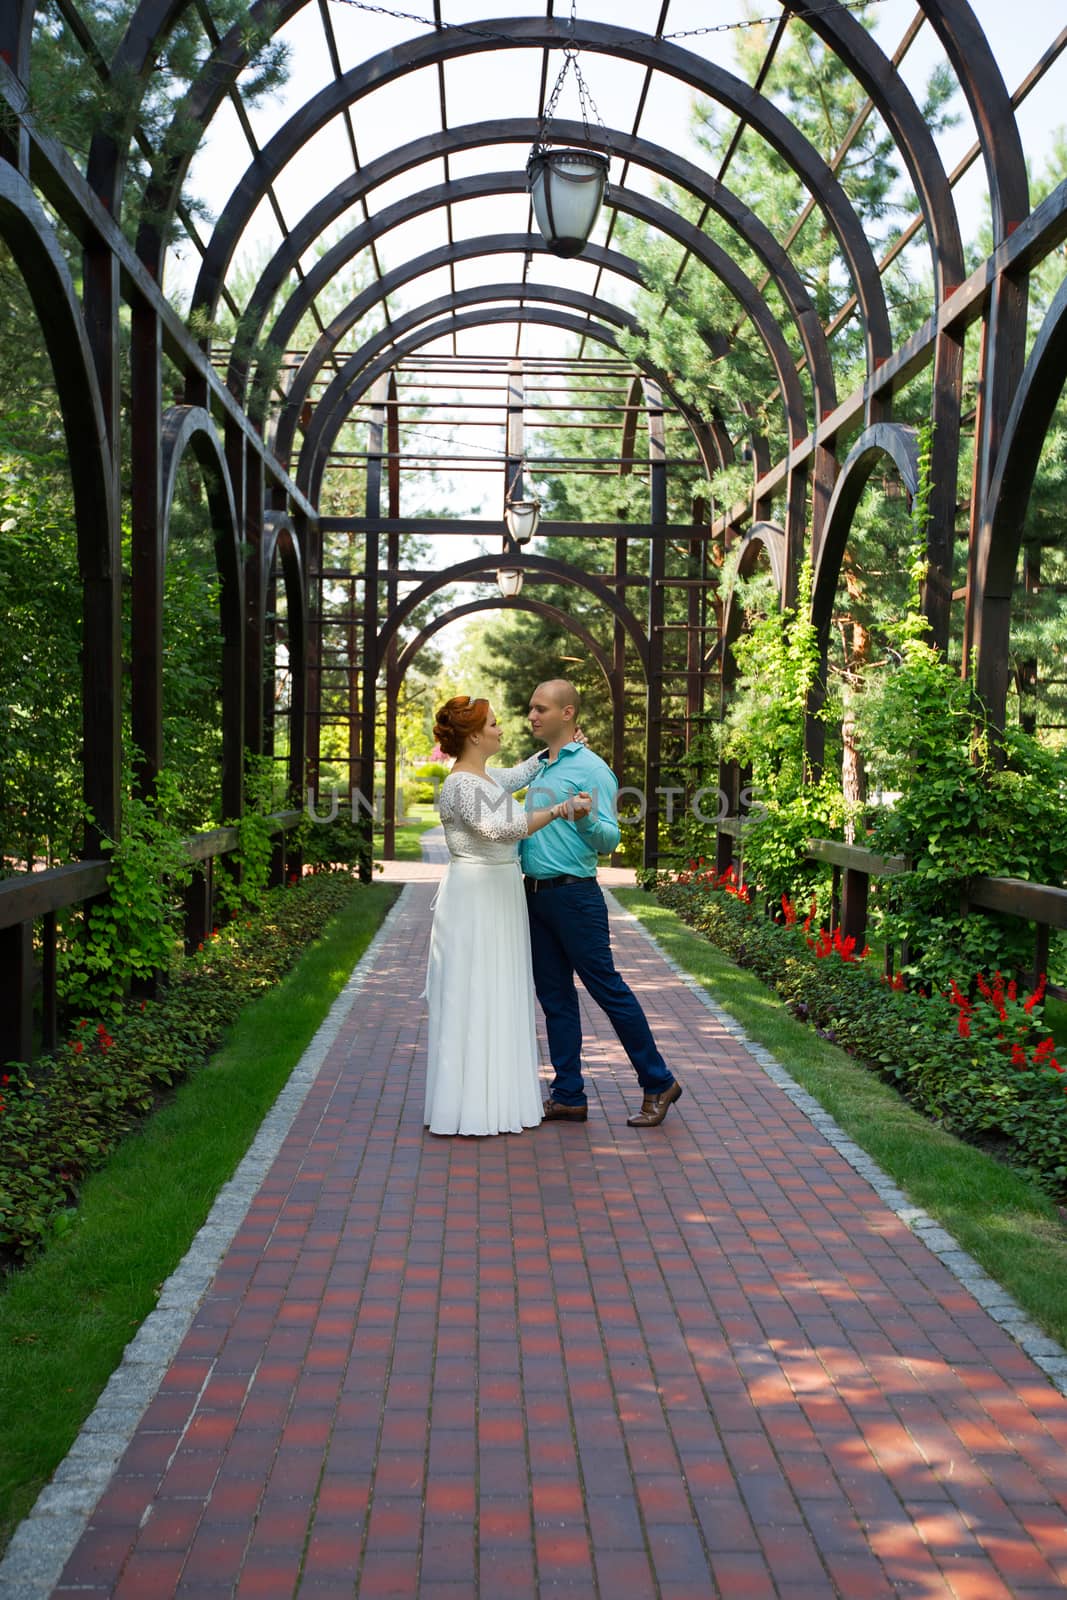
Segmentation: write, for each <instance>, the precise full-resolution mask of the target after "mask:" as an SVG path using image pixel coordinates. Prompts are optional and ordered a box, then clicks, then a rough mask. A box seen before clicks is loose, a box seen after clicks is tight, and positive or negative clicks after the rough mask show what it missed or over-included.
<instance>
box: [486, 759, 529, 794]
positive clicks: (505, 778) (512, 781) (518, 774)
mask: <svg viewBox="0 0 1067 1600" xmlns="http://www.w3.org/2000/svg"><path fill="white" fill-rule="evenodd" d="M489 770H490V771H491V772H492V774H493V777H494V778H495V779H496V781H497V783H499V785H500V787H501V788H502V789H506V790H507V791H508V793H509V794H514V792H515V790H516V789H525V787H526V785H527V784H528V783H532V782H533V780H534V779H535V778H536V777H537V774H538V773H539V772H540V770H541V757H540V756H539V755H537V756H531V757H530V759H529V760H528V761H523V762H522V763H521V764H520V765H519V766H517V767H491V768H490V769H489Z"/></svg>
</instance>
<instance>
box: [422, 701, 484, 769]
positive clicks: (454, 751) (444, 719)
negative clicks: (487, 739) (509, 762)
mask: <svg viewBox="0 0 1067 1600" xmlns="http://www.w3.org/2000/svg"><path fill="white" fill-rule="evenodd" d="M488 720H489V702H488V700H472V699H471V697H470V695H469V694H457V695H455V696H454V698H453V699H451V700H448V701H446V702H445V704H444V705H443V706H442V707H441V709H440V711H439V712H438V713H437V720H436V722H435V723H434V725H433V736H434V738H435V739H436V740H437V743H438V744H439V745H440V747H441V749H442V750H443V751H444V753H445V755H446V756H452V757H453V758H455V757H456V756H459V755H462V753H463V746H464V745H465V744H466V742H467V740H468V739H469V738H470V736H471V734H472V733H481V731H482V729H483V728H484V727H485V725H486V723H487V722H488Z"/></svg>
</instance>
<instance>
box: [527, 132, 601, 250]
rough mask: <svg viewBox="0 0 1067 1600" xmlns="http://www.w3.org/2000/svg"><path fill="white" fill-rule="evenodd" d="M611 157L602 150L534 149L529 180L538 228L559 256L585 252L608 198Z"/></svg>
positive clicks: (529, 161)
mask: <svg viewBox="0 0 1067 1600" xmlns="http://www.w3.org/2000/svg"><path fill="white" fill-rule="evenodd" d="M607 178H608V158H607V156H606V155H604V153H603V152H602V151H600V150H532V151H531V152H530V159H529V160H528V161H527V163H526V181H527V186H528V188H529V190H530V197H531V199H532V200H533V208H534V215H535V216H536V218H537V226H538V227H539V228H540V230H541V235H542V237H543V239H544V241H545V244H546V245H547V246H548V248H549V250H551V252H552V254H553V255H555V256H578V255H581V253H582V251H583V250H584V249H585V246H586V242H587V240H588V238H589V235H590V233H591V232H592V230H593V223H594V222H595V221H596V219H597V212H598V211H599V210H600V202H601V201H602V200H603V198H604V187H605V184H606V183H607Z"/></svg>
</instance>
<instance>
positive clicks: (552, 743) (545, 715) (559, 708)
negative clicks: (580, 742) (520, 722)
mask: <svg viewBox="0 0 1067 1600" xmlns="http://www.w3.org/2000/svg"><path fill="white" fill-rule="evenodd" d="M577 723H578V691H577V689H576V688H575V687H574V685H573V683H571V681H570V679H569V678H549V679H548V681H547V682H546V683H539V684H538V685H537V688H536V689H535V690H534V692H533V694H532V695H531V696H530V732H531V733H532V734H533V736H534V738H535V739H537V740H539V741H540V742H541V743H543V744H546V745H547V746H548V748H549V750H550V751H551V753H552V755H553V757H555V756H557V755H559V752H560V751H561V750H562V749H563V746H564V745H565V744H570V742H571V740H572V739H573V738H574V730H575V727H576V726H577Z"/></svg>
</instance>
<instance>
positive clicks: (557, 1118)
mask: <svg viewBox="0 0 1067 1600" xmlns="http://www.w3.org/2000/svg"><path fill="white" fill-rule="evenodd" d="M542 1109H543V1111H544V1114H545V1121H546V1122H588V1120H589V1107H588V1106H565V1105H563V1104H562V1102H561V1101H559V1100H553V1099H551V1098H550V1099H548V1100H545V1101H544V1102H543V1103H542Z"/></svg>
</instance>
